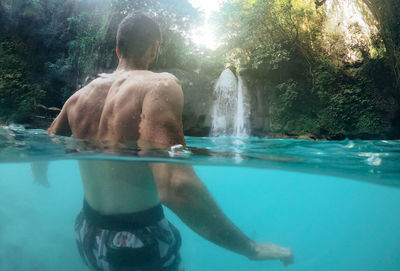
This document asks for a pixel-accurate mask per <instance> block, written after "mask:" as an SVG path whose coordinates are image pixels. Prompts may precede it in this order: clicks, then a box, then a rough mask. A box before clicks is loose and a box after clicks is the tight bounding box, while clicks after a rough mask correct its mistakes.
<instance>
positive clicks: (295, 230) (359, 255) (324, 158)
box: [0, 127, 400, 271]
mask: <svg viewBox="0 0 400 271" xmlns="http://www.w3.org/2000/svg"><path fill="white" fill-rule="evenodd" d="M0 131H1V133H0V146H1V151H0V157H1V160H0V161H1V164H0V168H1V172H2V176H1V177H0V180H1V182H0V185H1V190H0V191H1V198H0V201H1V204H0V206H1V208H0V212H1V214H2V217H3V219H2V220H1V221H2V222H1V235H0V238H1V244H2V245H1V250H0V251H1V253H0V255H1V258H0V269H1V270H10V271H11V270H86V269H85V264H84V262H83V261H82V260H81V258H80V256H79V252H78V248H77V247H76V244H75V242H76V241H75V232H74V223H75V218H76V216H77V215H78V213H79V211H80V210H81V208H82V201H83V197H84V194H83V189H82V180H81V175H80V171H79V165H78V161H79V160H92V161H95V162H99V163H100V162H101V161H104V160H112V161H116V162H119V163H125V162H127V161H130V163H132V164H134V163H151V162H167V163H177V164H186V165H190V166H193V167H194V170H195V172H196V173H197V174H198V176H199V177H200V178H201V180H202V181H203V182H204V183H205V184H206V186H207V187H208V189H209V191H210V193H211V194H212V195H213V196H214V197H215V200H216V201H217V203H218V204H219V205H220V207H221V209H222V210H223V212H224V213H225V214H226V215H227V216H228V217H229V218H230V219H231V220H232V221H233V222H234V223H235V224H236V225H237V226H238V227H239V228H240V229H241V230H243V231H244V232H245V233H246V234H247V235H248V236H249V237H250V238H252V239H253V240H256V241H268V242H274V243H277V244H280V245H284V246H287V247H290V248H291V249H292V251H293V254H294V257H295V263H294V264H293V265H290V266H289V267H288V268H289V269H290V270H310V269H311V270H387V271H389V270H393V271H395V270H398V269H399V268H400V258H399V257H398V251H399V249H400V243H399V240H400V215H399V212H398V211H397V206H399V204H400V189H399V188H400V169H399V167H398V164H399V160H400V142H398V141H352V140H347V141H332V142H311V141H306V140H289V139H260V138H246V139H244V138H232V137H218V138H194V137H187V138H186V142H187V145H188V146H190V147H193V150H192V151H191V152H189V151H188V152H186V153H183V154H180V155H179V156H176V155H175V156H174V155H171V154H169V153H168V151H167V150H166V151H163V152H154V153H150V154H149V155H146V156H138V150H137V149H130V150H128V151H127V150H126V149H125V150H124V153H123V154H117V153H113V154H110V153H107V151H106V152H104V151H103V152H97V153H94V152H93V151H92V150H91V149H90V148H87V146H86V144H87V143H85V142H80V141H78V140H76V139H70V140H66V139H65V138H60V141H59V142H56V143H54V142H53V141H52V140H51V139H50V138H49V137H48V136H47V135H46V134H45V131H43V130H24V129H23V128H22V127H3V128H2V129H1V130H0ZM85 146H86V148H85ZM47 160H50V164H49V169H48V177H47V178H43V179H40V178H39V179H35V175H34V173H33V171H32V167H31V166H32V164H33V163H35V162H36V163H38V162H42V163H43V162H44V161H47ZM164 209H165V215H166V217H167V218H168V219H169V220H170V221H171V222H172V223H173V224H174V225H175V226H176V227H177V228H178V229H179V231H180V233H181V236H182V247H181V256H182V262H183V265H184V267H185V270H283V265H282V264H281V263H280V262H279V261H271V262H254V261H250V260H248V259H246V258H245V257H243V256H241V255H237V254H234V253H232V252H229V251H227V250H224V249H222V248H219V247H218V246H216V245H213V244H211V243H210V242H208V241H206V240H205V239H203V238H201V237H200V236H198V235H197V234H196V233H194V232H193V231H192V230H191V229H190V228H188V227H187V226H186V225H185V224H184V223H182V221H181V220H180V219H179V218H178V217H177V216H176V215H174V213H173V212H171V211H170V210H169V209H167V208H164Z"/></svg>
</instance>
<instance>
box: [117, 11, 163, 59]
mask: <svg viewBox="0 0 400 271" xmlns="http://www.w3.org/2000/svg"><path fill="white" fill-rule="evenodd" d="M160 41H161V31H160V27H159V26H158V24H157V23H156V22H155V21H153V20H152V19H151V18H149V17H148V16H146V15H144V14H142V13H137V14H135V13H133V14H130V15H128V16H126V17H125V18H124V19H123V20H122V22H121V23H120V24H119V27H118V32H117V54H118V57H119V58H120V59H121V58H123V59H125V60H128V61H133V62H134V63H135V64H145V65H146V64H149V63H143V62H152V61H153V60H154V59H155V58H156V56H157V51H158V46H159V43H160Z"/></svg>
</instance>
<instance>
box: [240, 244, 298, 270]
mask: <svg viewBox="0 0 400 271" xmlns="http://www.w3.org/2000/svg"><path fill="white" fill-rule="evenodd" d="M248 258H249V259H250V260H254V261H265V260H280V261H281V262H282V263H283V264H284V265H285V266H288V265H289V264H293V263H294V256H293V253H292V250H291V249H290V248H286V247H280V246H277V245H275V244H272V243H254V244H253V253H252V255H249V256H248Z"/></svg>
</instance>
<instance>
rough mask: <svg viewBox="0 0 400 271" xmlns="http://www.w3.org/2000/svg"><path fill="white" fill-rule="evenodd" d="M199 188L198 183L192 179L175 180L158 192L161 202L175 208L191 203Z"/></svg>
mask: <svg viewBox="0 0 400 271" xmlns="http://www.w3.org/2000/svg"><path fill="white" fill-rule="evenodd" d="M198 189H199V187H198V185H196V184H195V183H193V182H191V181H186V180H180V181H177V180H175V181H174V182H173V183H170V184H169V185H167V186H165V187H164V188H163V189H161V191H160V190H159V191H158V193H159V197H160V201H161V203H162V204H164V205H165V206H167V207H168V208H170V209H172V210H173V209H181V208H184V207H185V206H187V205H189V204H190V203H191V201H192V200H193V199H194V197H195V195H196V193H197V191H198Z"/></svg>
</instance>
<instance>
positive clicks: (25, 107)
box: [0, 41, 44, 122]
mask: <svg viewBox="0 0 400 271" xmlns="http://www.w3.org/2000/svg"><path fill="white" fill-rule="evenodd" d="M18 50H23V48H21V44H16V43H14V42H11V41H3V42H1V43H0V53H1V56H2V57H1V58H0V119H2V120H3V121H15V122H20V121H24V120H26V119H27V118H28V117H29V114H30V113H31V112H32V111H33V109H34V105H35V104H36V103H37V102H39V101H40V99H41V98H42V97H43V95H44V91H43V90H42V89H41V88H40V86H39V85H38V84H33V83H31V82H29V80H28V79H27V75H28V72H27V71H28V70H29V67H28V66H27V65H26V63H25V60H24V58H23V57H22V56H23V55H24V53H25V52H23V51H22V52H18ZM21 53H22V56H21Z"/></svg>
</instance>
